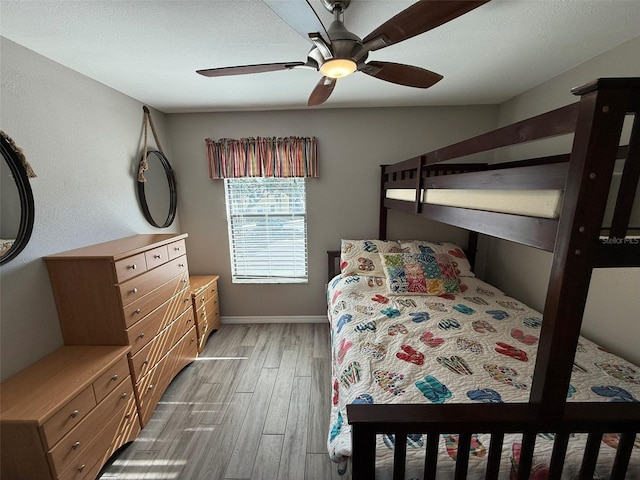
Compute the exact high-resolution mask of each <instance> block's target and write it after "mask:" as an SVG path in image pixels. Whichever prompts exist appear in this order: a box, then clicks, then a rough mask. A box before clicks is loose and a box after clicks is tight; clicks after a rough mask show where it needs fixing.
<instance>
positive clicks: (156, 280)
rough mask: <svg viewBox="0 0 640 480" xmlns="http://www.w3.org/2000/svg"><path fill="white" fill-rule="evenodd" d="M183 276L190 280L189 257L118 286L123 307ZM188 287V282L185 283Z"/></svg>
mask: <svg viewBox="0 0 640 480" xmlns="http://www.w3.org/2000/svg"><path fill="white" fill-rule="evenodd" d="M180 274H183V275H185V278H188V275H189V271H188V266H187V257H186V256H182V257H178V258H176V259H174V260H171V261H170V262H167V263H165V264H164V265H161V266H159V267H158V268H154V269H153V270H149V271H148V272H147V273H146V274H145V275H141V276H139V277H136V278H132V279H131V280H129V281H128V282H124V283H121V284H120V285H118V286H117V288H118V293H119V295H120V299H121V301H122V306H126V305H129V304H130V303H131V302H133V301H135V300H138V299H139V298H142V297H143V296H145V295H146V294H148V293H150V292H152V291H153V290H155V289H156V288H158V287H159V286H161V285H163V284H165V283H167V282H168V281H169V280H171V279H172V278H175V277H176V276H177V275H180ZM183 283H184V284H185V286H186V284H187V283H189V282H188V280H187V281H186V282H183Z"/></svg>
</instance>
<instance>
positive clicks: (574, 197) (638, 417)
mask: <svg viewBox="0 0 640 480" xmlns="http://www.w3.org/2000/svg"><path fill="white" fill-rule="evenodd" d="M573 93H574V94H576V95H579V96H580V101H579V102H577V103H574V104H571V105H568V106H566V107H562V108H559V109H557V110H553V111H551V112H548V113H546V114H542V115H539V116H536V117H533V118H530V119H528V120H524V121H521V122H518V123H515V124H512V125H509V126H506V127H503V128H499V129H497V130H494V131H492V132H489V133H486V134H483V135H480V136H477V137H474V138H471V139H469V140H466V141H463V142H460V143H456V144H454V145H451V146H448V147H445V148H441V149H438V150H435V151H432V152H429V153H427V154H425V155H421V156H418V157H415V158H412V159H409V160H406V161H403V162H400V163H398V164H394V165H386V166H383V167H382V179H381V199H380V231H379V238H380V239H386V226H387V211H388V210H389V209H393V210H400V211H403V212H408V213H413V214H417V215H420V216H423V217H425V218H428V219H431V220H437V221H440V222H443V223H447V224H450V225H454V226H458V227H462V228H465V229H468V230H469V231H470V232H471V234H470V241H469V246H468V251H469V254H470V257H471V258H470V260H471V261H473V257H474V255H475V248H476V241H477V234H478V232H479V233H483V234H487V235H491V236H494V237H498V238H502V239H506V240H510V241H514V242H517V243H521V244H524V245H529V246H533V247H536V248H539V249H543V250H546V251H549V252H553V262H552V268H551V275H550V278H549V284H548V289H547V296H546V302H545V306H544V311H543V317H544V323H543V326H542V330H541V335H540V341H539V347H538V353H537V360H536V365H535V371H534V376H533V381H532V385H531V393H530V398H529V403H514V404H444V405H432V404H424V405H418V404H410V405H407V404H404V405H380V404H376V405H362V404H353V405H348V406H347V416H348V422H349V424H350V425H351V428H352V444H353V446H352V457H351V462H352V478H353V479H354V480H372V479H374V478H375V457H376V441H375V439H376V435H377V434H384V433H387V434H394V435H396V436H397V437H396V438H397V441H396V442H395V445H396V449H395V453H394V474H393V478H394V479H403V478H404V475H405V471H404V468H405V467H404V463H405V457H406V437H407V435H410V434H426V435H427V446H426V461H425V468H424V478H425V479H435V478H436V458H437V449H438V437H439V435H440V434H442V433H445V432H446V433H458V434H459V435H460V440H459V452H458V457H457V461H456V472H455V478H456V479H464V478H466V475H467V469H468V459H469V450H470V441H471V435H472V434H473V433H488V434H490V435H491V442H490V448H489V453H488V463H487V469H486V475H485V478H486V479H497V478H498V473H499V465H500V456H501V452H502V441H503V438H504V435H505V434H506V433H522V434H523V438H522V451H521V456H520V463H519V467H518V472H517V479H518V480H525V479H528V478H529V476H530V471H531V467H532V457H533V452H534V447H535V439H536V435H537V434H538V433H555V434H556V435H555V443H554V447H553V453H552V458H551V462H550V468H549V476H548V478H549V480H553V479H560V478H561V475H562V468H563V464H564V457H565V452H566V448H567V442H568V440H569V436H570V434H572V433H586V434H588V440H587V444H586V448H585V451H584V456H583V460H582V466H581V470H580V479H592V478H593V472H594V470H595V465H596V460H597V455H598V449H599V445H600V441H601V438H602V435H603V434H605V433H609V432H616V433H619V434H620V443H619V447H618V451H617V454H616V457H615V462H614V465H613V469H612V472H611V477H610V478H611V479H620V480H621V479H624V478H625V477H626V471H627V466H628V463H629V459H630V456H631V453H632V449H633V444H634V441H635V438H636V434H637V433H638V432H640V403H638V402H634V403H624V404H623V403H616V404H615V406H614V405H612V404H611V403H591V402H571V403H570V404H569V405H570V408H565V407H566V405H567V403H566V397H567V391H568V388H569V381H570V378H571V372H572V367H573V361H574V355H575V351H576V348H577V344H578V338H579V335H580V328H581V324H582V316H583V313H584V308H585V303H586V300H587V293H588V290H589V284H590V280H591V273H592V270H593V269H594V268H606V267H639V266H640V245H639V244H638V243H637V242H636V241H635V240H634V241H625V240H624V239H626V238H627V235H629V234H630V226H629V222H630V216H631V210H632V206H633V201H634V198H635V195H636V190H637V186H638V180H639V178H640V78H605V79H599V80H596V81H594V82H592V83H589V84H587V85H585V86H582V87H579V88H576V89H573ZM628 115H633V116H634V122H633V127H632V132H631V137H630V141H629V145H627V146H622V147H621V146H620V145H619V143H620V137H621V132H622V131H623V124H624V121H625V117H626V116H628ZM570 133H573V134H574V140H573V147H572V150H571V153H569V154H567V155H558V156H554V157H546V158H537V159H530V160H525V161H520V162H510V163H503V164H494V165H487V164H461V163H459V164H452V163H445V164H442V163H440V164H439V163H438V162H444V161H451V160H454V159H457V158H460V157H463V156H467V155H472V154H476V153H480V152H486V151H491V150H494V149H497V148H500V147H506V146H509V145H516V144H519V143H523V142H529V141H533V140H539V139H543V138H547V137H553V136H557V135H562V134H570ZM616 159H624V160H625V164H624V168H623V171H622V176H621V184H620V188H619V191H618V194H617V199H616V204H615V210H614V214H613V221H612V225H611V227H610V229H608V231H607V232H606V235H607V237H605V238H603V237H602V230H601V226H602V221H603V217H604V213H605V207H606V203H607V197H608V193H609V188H610V183H611V179H612V175H613V172H614V166H615V163H616ZM460 172H464V173H460ZM391 188H393V189H397V188H415V190H416V194H415V201H414V202H410V201H399V200H391V199H387V198H386V195H385V192H386V190H387V189H391ZM425 188H459V189H468V188H475V189H505V190H514V189H562V190H563V191H564V193H563V205H562V210H561V213H560V216H559V218H558V219H543V218H533V217H526V216H519V215H513V214H504V213H494V212H487V211H477V210H470V209H465V208H458V207H447V206H440V205H432V204H426V203H421V198H420V197H421V196H420V192H421V191H422V190H423V189H425ZM329 262H330V267H331V266H332V260H331V259H330V260H329ZM635 313H636V314H637V313H638V312H635Z"/></svg>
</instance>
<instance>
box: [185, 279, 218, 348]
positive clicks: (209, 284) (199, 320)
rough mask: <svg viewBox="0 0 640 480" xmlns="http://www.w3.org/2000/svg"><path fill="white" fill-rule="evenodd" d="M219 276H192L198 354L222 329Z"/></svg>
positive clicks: (190, 280)
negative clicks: (215, 333) (217, 331)
mask: <svg viewBox="0 0 640 480" xmlns="http://www.w3.org/2000/svg"><path fill="white" fill-rule="evenodd" d="M219 278H220V276H219V275H191V276H190V277H189V284H190V285H191V299H192V302H193V314H194V316H195V319H196V331H197V333H198V352H202V349H203V348H204V346H205V344H206V343H207V338H209V335H211V334H212V333H213V332H214V331H216V330H219V329H220V301H219V299H218V279H219Z"/></svg>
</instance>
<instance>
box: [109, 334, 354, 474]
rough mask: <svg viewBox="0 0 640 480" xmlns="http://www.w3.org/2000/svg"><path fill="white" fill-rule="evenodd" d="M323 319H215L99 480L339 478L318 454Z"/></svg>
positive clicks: (324, 376) (324, 419) (325, 378)
mask: <svg viewBox="0 0 640 480" xmlns="http://www.w3.org/2000/svg"><path fill="white" fill-rule="evenodd" d="M329 355H330V352H329V328H328V324H324V323H323V324H252V325H222V327H221V329H220V331H218V332H216V333H214V334H213V335H212V336H211V337H210V338H209V341H208V343H207V345H206V347H205V349H204V350H203V352H202V353H201V354H200V355H199V358H198V359H197V360H196V361H195V362H193V363H192V364H191V365H189V366H188V367H186V368H185V369H184V370H183V371H182V372H180V374H178V376H176V378H175V379H174V380H173V382H172V383H171V385H170V386H169V388H168V389H167V391H166V392H165V394H164V395H163V397H162V399H161V401H160V403H159V404H158V407H157V409H156V411H155V413H154V414H153V416H152V418H151V420H150V421H149V423H148V424H147V426H146V427H145V428H144V429H143V430H142V431H141V432H140V435H139V437H138V438H137V439H136V440H135V441H134V442H132V443H130V444H129V445H128V446H126V447H124V448H123V449H122V450H121V451H119V452H116V454H114V456H113V457H112V459H111V461H110V462H109V464H108V465H107V466H106V467H105V468H104V469H103V471H102V472H101V474H100V476H99V477H98V478H99V479H101V480H114V479H118V480H123V479H127V480H129V479H135V480H170V479H180V480H182V479H184V480H225V479H252V480H259V479H264V480H285V479H288V480H325V479H334V480H335V479H344V480H348V478H349V477H348V475H345V476H343V477H340V476H338V475H337V473H336V468H335V464H333V463H332V462H331V461H330V460H329V456H328V455H327V447H326V443H327V433H328V425H329V410H330V401H331V385H330V383H331V364H330V358H329Z"/></svg>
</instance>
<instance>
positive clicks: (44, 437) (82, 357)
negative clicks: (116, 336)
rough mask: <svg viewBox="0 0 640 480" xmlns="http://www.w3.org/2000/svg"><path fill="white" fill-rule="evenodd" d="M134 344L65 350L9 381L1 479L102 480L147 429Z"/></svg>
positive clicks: (0, 404) (0, 424)
mask: <svg viewBox="0 0 640 480" xmlns="http://www.w3.org/2000/svg"><path fill="white" fill-rule="evenodd" d="M128 350H129V348H128V347H107V346H95V347H94V346H86V347H85V346H79V347H78V346H76V347H62V348H61V349H59V350H57V351H56V352H54V353H52V354H51V355H48V356H47V357H45V358H44V359H42V360H40V361H39V362H36V363H34V364H33V365H31V366H29V367H27V368H26V369H24V370H23V371H21V372H19V373H17V374H16V375H14V376H13V377H11V378H9V379H7V380H6V381H5V382H3V383H2V386H1V389H0V436H1V438H0V451H1V458H0V472H1V474H0V477H2V478H3V479H4V478H6V479H12V480H22V479H24V480H32V479H39V480H46V479H61V480H70V479H74V480H81V479H85V478H86V479H92V480H93V479H94V478H95V477H96V475H97V474H98V472H99V471H100V468H101V467H102V465H103V464H104V463H105V461H106V460H107V459H108V458H109V457H110V456H111V454H112V453H113V452H114V451H115V450H116V449H118V448H119V447H120V446H122V445H124V444H125V443H127V442H129V441H131V440H133V439H134V438H135V437H136V436H137V435H138V433H139V432H140V423H139V421H138V415H137V409H136V402H135V398H134V395H133V385H132V383H131V375H130V374H129V365H128V361H127V351H128Z"/></svg>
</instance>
